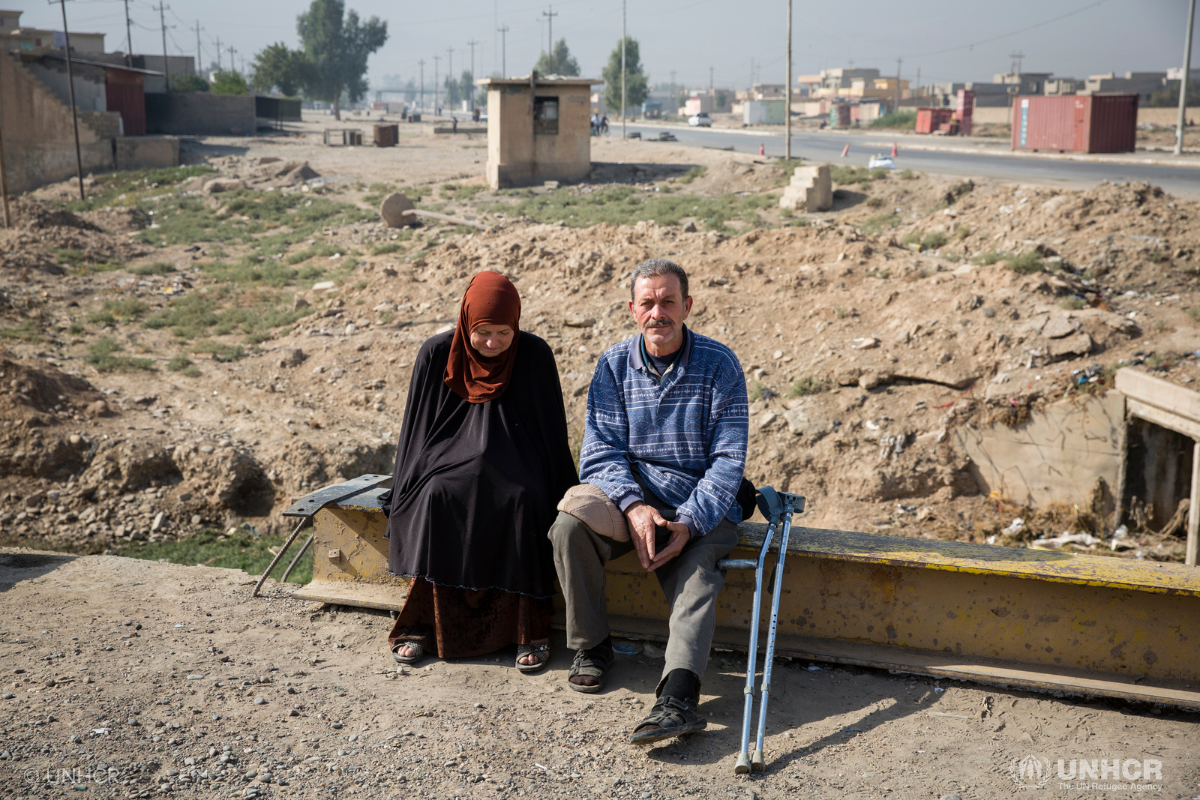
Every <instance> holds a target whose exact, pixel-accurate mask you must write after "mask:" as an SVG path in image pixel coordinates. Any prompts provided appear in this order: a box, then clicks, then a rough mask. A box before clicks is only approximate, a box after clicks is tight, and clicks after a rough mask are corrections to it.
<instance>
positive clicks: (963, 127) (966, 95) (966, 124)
mask: <svg viewBox="0 0 1200 800" xmlns="http://www.w3.org/2000/svg"><path fill="white" fill-rule="evenodd" d="M954 116H955V118H956V119H957V120H958V131H959V133H961V134H962V135H963V136H970V135H971V130H972V128H973V127H974V125H973V124H972V118H973V117H974V116H975V92H973V91H972V90H970V89H959V90H958V107H957V108H956V109H955V110H954Z"/></svg>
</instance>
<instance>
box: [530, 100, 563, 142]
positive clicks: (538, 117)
mask: <svg viewBox="0 0 1200 800" xmlns="http://www.w3.org/2000/svg"><path fill="white" fill-rule="evenodd" d="M533 132H534V133H535V134H547V135H556V134H557V133H558V98H557V97H535V98H533Z"/></svg>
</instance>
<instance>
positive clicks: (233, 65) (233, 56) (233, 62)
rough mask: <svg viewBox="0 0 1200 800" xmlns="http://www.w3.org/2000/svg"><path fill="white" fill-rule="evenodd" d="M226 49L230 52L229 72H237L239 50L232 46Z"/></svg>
mask: <svg viewBox="0 0 1200 800" xmlns="http://www.w3.org/2000/svg"><path fill="white" fill-rule="evenodd" d="M225 49H226V50H228V51H229V71H230V72H237V48H236V47H233V46H230V47H227V48H225Z"/></svg>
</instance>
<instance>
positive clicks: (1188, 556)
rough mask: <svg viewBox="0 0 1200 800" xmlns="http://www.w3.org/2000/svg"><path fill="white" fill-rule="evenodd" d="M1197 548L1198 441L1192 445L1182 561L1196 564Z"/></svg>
mask: <svg viewBox="0 0 1200 800" xmlns="http://www.w3.org/2000/svg"><path fill="white" fill-rule="evenodd" d="M1197 550H1200V441H1198V442H1196V443H1195V444H1194V445H1193V446H1192V504H1191V507H1190V508H1188V526H1187V549H1186V550H1185V551H1184V560H1183V563H1185V564H1187V565H1188V566H1189V567H1194V566H1196V555H1197Z"/></svg>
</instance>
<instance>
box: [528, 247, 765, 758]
mask: <svg viewBox="0 0 1200 800" xmlns="http://www.w3.org/2000/svg"><path fill="white" fill-rule="evenodd" d="M630 296H631V300H630V303H629V310H630V311H631V312H632V314H633V318H634V320H635V321H636V322H637V326H638V330H639V333H638V334H637V335H636V336H634V337H633V338H631V339H626V340H625V341H623V342H620V343H618V344H615V345H613V346H612V347H610V348H609V349H608V350H606V351H605V352H604V355H602V356H600V361H599V363H597V364H596V372H595V375H593V377H592V383H591V388H590V389H589V391H588V400H587V416H586V418H585V423H584V426H585V427H584V434H583V448H582V450H581V451H580V454H579V476H580V479H581V480H583V481H584V483H585V484H587V485H588V486H584V487H576V488H573V489H572V490H571V492H569V493H568V495H567V497H566V498H564V500H563V504H562V505H560V508H568V506H569V504H568V501H569V500H572V499H573V498H574V497H577V496H578V494H582V493H581V492H579V489H584V490H587V489H589V487H595V488H596V489H599V490H600V492H601V493H602V495H603V498H607V499H602V502H603V504H604V505H605V506H606V507H608V508H611V511H610V512H609V514H608V515H607V516H606V515H603V514H597V515H596V516H595V517H594V519H595V520H597V521H599V522H600V523H605V522H606V521H607V520H610V519H611V518H613V517H616V518H617V520H618V522H619V524H616V525H610V528H609V531H608V532H604V531H600V530H597V529H596V528H594V527H592V525H591V524H589V523H587V522H584V520H583V519H581V518H580V517H578V516H575V515H573V514H572V513H570V512H569V511H561V512H560V513H559V515H558V518H557V519H556V520H555V521H554V525H553V527H551V528H550V540H551V541H552V542H553V543H554V566H555V569H556V570H557V571H558V582H559V584H561V586H562V592H563V598H564V599H565V601H566V623H567V624H566V627H567V647H570V648H572V649H574V650H575V651H576V653H575V661H574V663H573V664H572V665H571V669H570V671H569V672H568V673H567V685H568V686H569V687H570V688H571V689H573V690H575V691H577V692H585V693H592V692H598V691H600V690H601V689H603V688H604V686H605V683H606V681H607V680H608V673H609V670H611V669H612V667H613V646H612V637H611V635H610V632H609V623H608V616H607V611H606V608H605V596H604V584H605V573H604V565H605V564H606V563H607V562H608V561H609V560H610V559H613V558H617V557H619V556H621V555H624V554H626V553H629V552H631V551H635V552H636V553H637V557H638V561H639V562H640V563H641V566H642V569H644V570H646V571H647V572H653V573H654V574H655V575H656V576H657V577H658V582H659V585H660V586H661V587H662V590H663V593H664V594H665V595H666V597H667V603H668V604H669V605H670V609H671V611H670V621H669V630H670V633H669V638H668V639H667V649H666V665H665V666H664V668H663V672H662V679H661V680H660V681H659V683H658V687H657V689H656V690H655V695H656V696H657V700H656V701H655V703H654V707H653V708H652V709H651V710H650V714H649V715H648V716H647V717H646V718H645V719H643V720H642V721H641V722H639V723H638V724H637V726H636V727H635V729H634V732H633V735H632V736H630V738H629V741H630V742H631V743H633V744H650V743H651V742H657V741H661V740H663V739H669V738H671V737H673V736H679V735H681V734H684V733H693V732H695V731H699V730H702V729H703V728H704V727H706V725H707V724H708V723H707V721H706V720H705V719H704V717H702V716H701V715H700V711H699V703H700V678H701V676H702V675H703V674H704V669H705V666H706V665H707V663H708V653H709V648H710V647H711V646H712V639H713V632H714V631H715V629H716V615H717V595H718V593H719V592H720V591H721V588H722V586H724V584H725V574H724V573H723V572H722V571H721V570H719V569H718V568H717V562H718V561H719V560H720V559H722V558H724V557H725V556H727V555H729V552H730V551H731V550H732V549H733V548H734V546H735V545H736V544H737V541H738V537H737V523H738V522H740V521H741V520H742V519H743V517H744V515H745V514H747V513H752V510H753V500H752V499H751V500H750V501H749V505H750V506H751V510H750V511H746V510H745V508H744V507H743V505H742V503H741V502H739V495H740V494H744V493H745V490H744V489H743V487H742V481H743V476H742V473H743V471H744V469H745V464H746V446H747V439H748V435H749V417H748V414H749V404H748V402H747V397H746V379H745V377H744V375H743V374H742V368H741V365H740V364H738V360H737V357H736V356H734V354H733V352H732V351H731V350H730V349H729V348H728V347H726V346H725V345H723V344H721V343H720V342H717V341H716V340H714V339H710V338H708V337H707V336H701V335H700V334H697V333H694V332H693V331H690V330H688V328H687V326H686V325H685V324H684V321H685V320H686V319H687V318H688V314H689V313H690V311H691V308H692V298H691V296H690V295H689V294H688V278H687V273H686V272H685V271H684V270H683V268H682V267H680V266H679V265H678V264H676V263H675V262H673V261H668V260H667V259H665V258H656V259H653V260H651V261H647V262H645V263H643V264H641V265H640V266H638V268H637V269H636V270H634V272H633V277H632V280H631V289H630ZM749 488H750V497H751V498H753V487H749ZM622 515H623V516H624V519H623V520H621V519H620V517H621V516H622Z"/></svg>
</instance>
